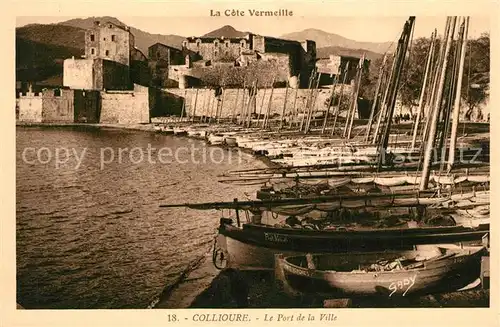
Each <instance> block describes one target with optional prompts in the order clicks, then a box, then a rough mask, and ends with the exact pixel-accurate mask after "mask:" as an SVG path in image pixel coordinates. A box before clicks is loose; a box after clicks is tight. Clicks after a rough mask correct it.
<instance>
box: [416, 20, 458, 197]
mask: <svg viewBox="0 0 500 327" xmlns="http://www.w3.org/2000/svg"><path fill="white" fill-rule="evenodd" d="M456 20H457V18H456V17H453V18H452V20H451V21H452V22H451V24H448V22H449V19H448V20H447V25H448V26H450V27H451V32H450V33H448V36H447V38H446V49H445V50H444V58H443V64H442V66H441V74H440V75H441V76H440V78H439V88H438V90H437V94H436V101H435V103H434V108H433V111H432V118H431V121H430V130H429V137H428V138H427V145H426V148H425V154H424V166H423V169H422V177H421V179H420V190H421V191H423V190H425V189H427V186H428V184H429V176H430V165H431V156H432V153H433V151H432V150H433V147H434V139H435V137H436V131H437V124H438V118H439V111H440V110H439V109H440V107H441V100H442V96H443V89H444V81H445V77H446V68H447V66H448V57H449V54H450V48H451V42H452V40H453V33H454V29H455V23H456Z"/></svg>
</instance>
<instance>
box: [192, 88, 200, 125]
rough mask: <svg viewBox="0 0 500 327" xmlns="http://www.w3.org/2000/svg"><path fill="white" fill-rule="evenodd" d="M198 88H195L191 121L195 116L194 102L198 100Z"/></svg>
mask: <svg viewBox="0 0 500 327" xmlns="http://www.w3.org/2000/svg"><path fill="white" fill-rule="evenodd" d="M198 90H199V89H198V88H197V89H196V93H195V95H194V107H193V114H192V117H191V122H194V117H195V116H196V104H197V102H198Z"/></svg>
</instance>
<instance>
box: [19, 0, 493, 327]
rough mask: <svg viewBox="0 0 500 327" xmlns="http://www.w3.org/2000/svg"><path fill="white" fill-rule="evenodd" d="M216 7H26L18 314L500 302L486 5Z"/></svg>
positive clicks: (237, 316)
mask: <svg viewBox="0 0 500 327" xmlns="http://www.w3.org/2000/svg"><path fill="white" fill-rule="evenodd" d="M302 6H306V5H305V4H302ZM207 8H209V9H208V10H206V11H204V12H203V13H201V14H200V13H199V12H197V13H196V15H194V14H193V15H192V16H179V17H171V16H169V17H167V16H165V17H162V16H161V14H157V15H159V16H147V15H142V14H141V15H133V13H132V12H131V13H129V15H121V14H115V13H113V12H112V11H110V12H109V13H107V14H106V15H100V16H96V15H94V16H92V15H89V16H84V15H82V16H78V15H76V16H57V13H56V12H54V16H49V15H39V16H28V15H24V16H22V15H18V16H17V17H16V18H15V22H16V26H15V82H16V90H15V121H16V125H15V160H16V161H15V184H16V185H15V188H16V190H15V278H16V284H15V289H16V299H15V301H16V306H17V309H18V311H29V310H31V309H38V310H39V309H188V308H190V309H237V308H240V309H241V308H266V309H292V308H301V309H303V308H328V309H332V308H351V309H358V308H397V309H402V308H490V239H491V238H490V183H491V177H490V107H491V106H490V63H491V61H492V58H490V53H491V50H490V32H491V28H490V22H491V20H492V18H490V16H489V13H487V12H485V13H484V15H483V16H479V15H472V14H467V13H464V14H463V15H457V16H447V15H446V14H441V15H432V14H429V15H415V16H412V15H411V14H410V15H393V16H381V15H372V16H366V15H363V16H355V15H354V14H352V15H351V16H338V17H336V16H335V15H334V14H332V15H331V16H305V15H302V14H301V13H300V12H299V11H297V9H296V7H294V8H292V7H287V6H282V7H281V8H280V9H273V10H268V9H262V10H261V9H259V6H257V5H249V4H245V5H238V6H236V5H233V6H230V5H222V4H212V5H210V6H209V7H207ZM271 21H272V22H273V23H269V22H271ZM265 22H267V23H265ZM13 109H14V108H12V107H11V110H13ZM355 311H357V310H355ZM203 312H204V313H203V314H196V315H194V316H193V317H192V318H190V321H195V322H225V321H230V322H245V321H250V320H251V319H252V318H249V317H248V316H246V315H244V314H243V313H244V312H245V311H213V312H215V313H212V312H210V313H207V312H208V311H203ZM358 312H359V311H358ZM174 313H175V311H174ZM272 318H273V317H270V316H269V317H268V315H267V314H266V315H265V316H264V315H262V317H261V318H257V319H253V320H252V321H253V322H257V323H258V322H259V321H273V320H272ZM302 318H303V319H305V318H304V317H302ZM178 319H180V320H184V319H186V321H187V318H179V316H178V314H172V315H171V314H165V315H164V321H165V322H166V323H168V322H175V321H177V320H178ZM248 319H250V320H248ZM269 319H271V320H269ZM300 319H301V318H300V315H297V314H295V315H294V314H293V312H292V311H284V312H282V313H279V314H278V313H277V314H276V315H275V316H274V320H275V321H276V320H277V321H279V322H294V321H297V320H298V321H300ZM336 319H337V317H336V315H335V314H334V313H333V311H328V312H324V313H322V314H321V317H320V315H318V316H317V318H316V320H319V321H322V322H327V323H328V322H330V323H333V322H334V321H336Z"/></svg>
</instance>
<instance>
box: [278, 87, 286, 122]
mask: <svg viewBox="0 0 500 327" xmlns="http://www.w3.org/2000/svg"><path fill="white" fill-rule="evenodd" d="M287 98H288V81H287V82H286V89H285V101H283V110H282V111H281V117H280V118H281V119H280V128H279V129H280V130H281V129H282V128H283V120H284V119H285V112H286V101H287Z"/></svg>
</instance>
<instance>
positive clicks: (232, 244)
mask: <svg viewBox="0 0 500 327" xmlns="http://www.w3.org/2000/svg"><path fill="white" fill-rule="evenodd" d="M488 233H489V223H488V224H480V225H478V226H476V227H464V226H442V227H426V228H422V227H420V228H383V229H366V230H348V229H343V228H338V229H336V230H322V231H318V230H312V229H293V228H279V227H273V226H266V225H261V224H253V223H248V224H243V226H242V227H238V226H236V225H235V224H234V223H233V222H232V220H231V219H224V218H223V219H221V222H220V226H219V236H221V237H220V238H219V239H218V240H217V244H216V252H220V253H222V257H223V258H224V262H221V265H222V266H223V267H232V268H237V269H240V270H272V269H274V260H275V255H277V254H283V255H288V256H290V255H299V254H304V253H339V252H348V251H368V250H370V251H372V250H379V251H381V250H384V249H406V250H408V249H412V248H413V247H414V246H415V245H418V244H440V243H458V242H470V241H478V242H479V241H481V240H482V239H484V238H485V237H488ZM221 268H222V267H221Z"/></svg>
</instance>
